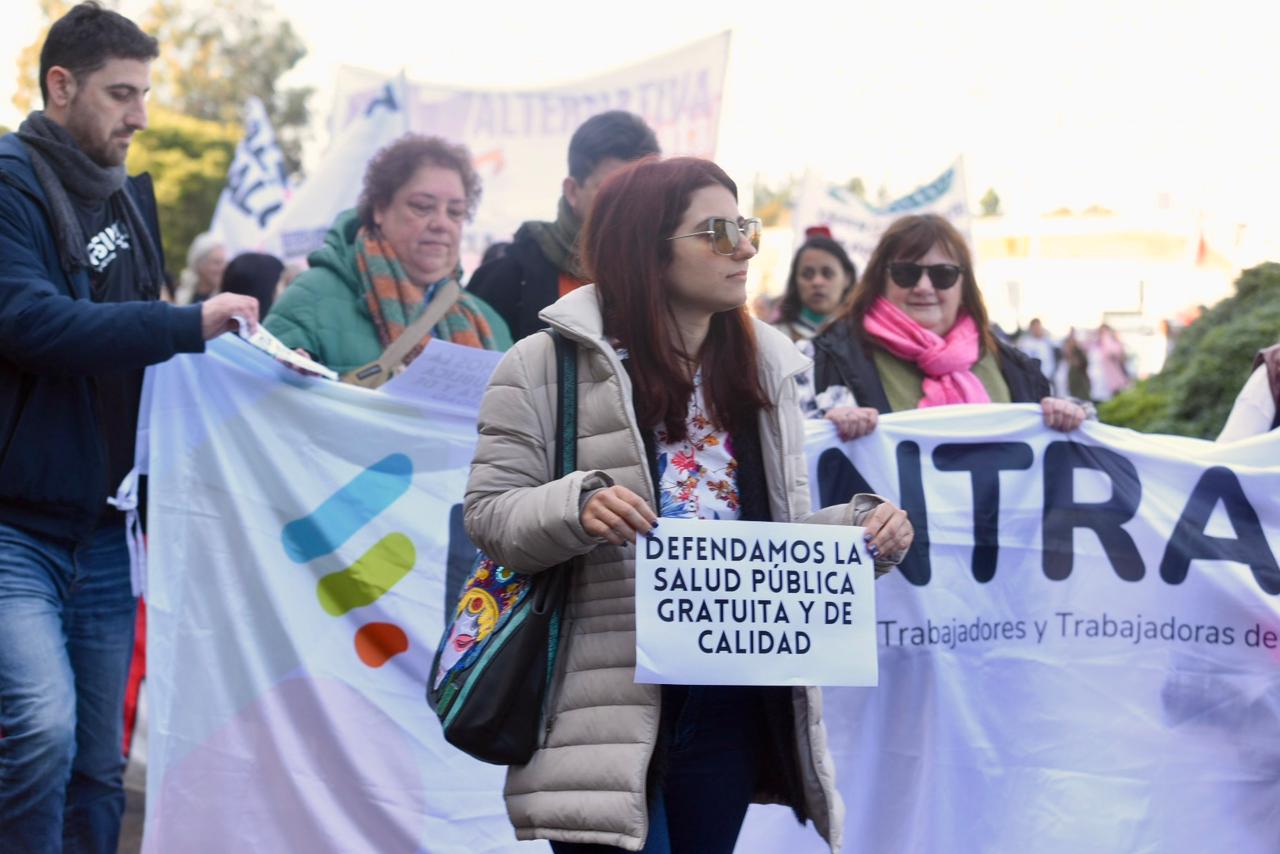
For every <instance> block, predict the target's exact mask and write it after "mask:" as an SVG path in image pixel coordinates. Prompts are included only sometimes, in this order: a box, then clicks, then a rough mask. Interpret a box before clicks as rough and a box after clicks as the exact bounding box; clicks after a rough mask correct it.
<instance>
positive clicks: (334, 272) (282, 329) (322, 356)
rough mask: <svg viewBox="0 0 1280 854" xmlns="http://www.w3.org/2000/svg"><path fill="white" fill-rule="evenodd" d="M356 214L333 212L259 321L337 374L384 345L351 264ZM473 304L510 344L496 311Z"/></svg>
mask: <svg viewBox="0 0 1280 854" xmlns="http://www.w3.org/2000/svg"><path fill="white" fill-rule="evenodd" d="M359 230H360V219H359V217H357V216H356V212H355V211H354V210H349V211H345V212H343V213H341V214H339V215H338V218H337V219H336V220H334V222H333V228H331V229H329V233H328V235H326V236H325V239H324V246H322V247H320V248H319V249H317V250H316V251H315V252H312V253H311V255H310V256H309V257H308V258H307V261H308V263H310V265H311V269H309V270H307V271H306V272H304V273H302V274H301V275H299V276H298V278H296V279H294V280H293V283H292V284H291V285H289V287H287V288H285V291H284V293H283V294H282V295H281V296H280V299H278V300H276V302H275V303H274V304H273V305H272V306H271V312H270V314H268V315H267V317H266V320H264V321H263V325H264V326H266V327H267V330H268V331H269V332H271V334H273V335H275V336H276V337H277V338H279V339H280V341H281V342H282V343H283V344H284V345H285V346H286V347H289V348H290V349H292V348H296V347H301V348H302V349H303V350H306V351H307V352H308V353H310V354H311V355H312V356H314V357H315V358H316V361H318V362H320V363H321V364H323V365H325V366H327V367H329V368H332V369H333V370H335V371H337V372H338V373H339V374H342V373H345V372H347V371H350V370H352V369H354V368H359V367H361V366H363V365H367V364H369V363H370V362H372V361H373V360H375V359H377V358H378V357H379V356H381V355H382V351H383V350H384V349H385V348H384V347H383V346H382V342H381V341H379V340H378V331H377V329H376V328H375V327H374V325H373V318H372V317H371V316H370V314H369V306H368V305H367V304H366V303H365V301H364V297H363V296H362V295H361V288H360V273H359V270H358V269H357V268H356V232H357V231H359ZM471 299H472V300H473V301H474V302H475V303H477V304H478V307H479V309H480V310H481V311H482V312H483V313H484V315H485V317H486V318H487V319H488V321H489V325H490V326H491V327H493V333H494V336H495V337H496V338H497V339H498V340H499V341H501V342H502V346H501V349H502V350H506V349H507V348H508V347H510V346H511V333H510V331H509V330H508V328H507V324H506V321H504V320H503V319H502V318H501V317H500V316H499V315H498V313H497V312H496V311H494V310H493V309H492V308H491V307H490V306H489V305H488V304H487V303H484V302H483V301H482V300H480V298H479V297H476V296H474V295H472V297H471Z"/></svg>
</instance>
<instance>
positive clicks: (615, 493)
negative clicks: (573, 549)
mask: <svg viewBox="0 0 1280 854" xmlns="http://www.w3.org/2000/svg"><path fill="white" fill-rule="evenodd" d="M657 526H658V517H657V516H656V515H655V514H654V512H653V510H652V509H651V508H650V507H649V503H648V502H647V501H645V500H644V499H643V498H641V497H640V496H639V495H636V494H635V493H634V492H632V491H631V490H629V489H627V488H626V487H625V486H609V487H606V488H604V489H601V490H599V491H598V492H596V493H595V494H594V495H592V496H591V498H590V499H589V500H588V501H587V505H586V506H585V507H583V508H582V529H583V530H584V531H586V532H587V533H588V534H590V535H591V536H593V537H598V538H600V539H602V540H605V541H606V542H609V543H612V544H613V545H615V546H621V545H623V544H625V543H634V542H635V541H636V537H637V536H639V535H640V534H647V533H649V532H650V531H652V530H653V529H654V528H656V527H657Z"/></svg>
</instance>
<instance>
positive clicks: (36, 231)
mask: <svg viewBox="0 0 1280 854" xmlns="http://www.w3.org/2000/svg"><path fill="white" fill-rule="evenodd" d="M127 186H128V190H129V192H130V193H131V194H132V196H133V198H134V200H135V201H136V202H137V203H138V206H139V209H140V210H141V211H142V212H143V216H144V217H146V218H147V220H148V222H149V223H150V224H151V228H152V236H153V238H154V239H155V241H156V245H157V246H159V245H160V229H159V226H158V225H157V221H156V217H155V211H156V206H155V197H154V194H153V193H152V192H151V185H150V182H149V180H145V181H140V180H139V179H137V178H133V179H130V180H129V182H128V184H127ZM89 287H90V285H89V275H88V273H87V271H84V270H78V271H76V272H75V273H74V274H73V275H71V276H70V277H68V276H67V275H66V274H64V273H63V271H62V267H61V264H60V263H59V261H58V249H57V246H56V244H55V241H54V236H53V219H52V217H51V216H50V215H49V211H48V201H47V199H46V198H45V194H44V191H43V190H42V189H41V188H40V184H39V182H38V181H37V180H36V177H35V172H34V171H33V170H32V168H31V161H30V159H29V157H28V154H27V149H26V146H24V145H23V144H22V143H21V141H19V139H18V138H17V136H15V135H14V134H9V135H7V136H4V137H0V523H3V524H6V525H11V526H13V527H16V528H22V529H24V530H27V531H30V532H33V533H37V534H43V535H45V536H48V537H53V538H57V539H63V540H73V541H77V542H80V541H83V540H85V539H87V537H88V536H89V534H91V533H92V531H93V528H94V526H95V525H96V523H97V520H98V518H99V516H100V515H101V513H102V509H103V507H104V503H105V501H106V497H107V494H108V490H111V491H112V492H114V490H115V487H116V486H117V484H108V483H107V452H106V446H105V445H106V443H105V442H104V440H103V437H102V433H101V429H100V426H99V401H98V389H97V383H96V381H95V379H94V374H95V373H96V372H102V371H105V370H113V371H119V370H129V369H141V368H144V367H146V366H147V365H153V364H156V363H157V362H163V361H165V360H166V359H168V358H170V357H171V356H173V355H174V354H175V353H198V352H201V351H203V350H204V340H203V336H202V335H201V330H200V306H191V307H186V308H177V307H175V306H172V305H168V304H166V303H162V302H154V301H153V302H122V303H95V302H92V301H91V299H90V293H89Z"/></svg>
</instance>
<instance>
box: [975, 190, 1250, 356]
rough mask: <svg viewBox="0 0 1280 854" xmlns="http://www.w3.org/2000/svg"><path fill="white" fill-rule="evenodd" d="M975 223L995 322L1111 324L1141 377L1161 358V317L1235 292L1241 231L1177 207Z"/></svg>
mask: <svg viewBox="0 0 1280 854" xmlns="http://www.w3.org/2000/svg"><path fill="white" fill-rule="evenodd" d="M971 228H972V236H973V243H974V246H973V249H974V256H975V259H976V262H975V264H976V267H977V274H978V281H979V282H980V283H981V284H982V288H983V294H984V297H985V299H986V302H987V306H988V308H989V310H990V312H991V317H992V320H994V321H995V322H997V323H999V324H1000V325H1001V326H1002V327H1003V328H1005V329H1006V330H1014V329H1017V328H1020V327H1023V326H1026V324H1027V323H1029V322H1030V321H1031V319H1032V318H1034V317H1039V318H1040V319H1041V321H1042V322H1043V323H1044V325H1045V327H1046V328H1047V329H1048V330H1049V331H1050V333H1051V334H1052V335H1054V336H1056V337H1059V338H1060V337H1062V336H1063V335H1065V334H1066V332H1067V331H1068V329H1070V328H1071V327H1075V328H1077V329H1085V330H1088V329H1094V328H1096V327H1097V326H1098V325H1099V324H1100V323H1103V322H1106V323H1109V324H1110V325H1111V326H1112V327H1114V328H1115V329H1116V330H1117V331H1118V332H1119V333H1120V334H1121V337H1122V338H1123V339H1124V341H1125V344H1126V345H1127V346H1128V347H1129V349H1130V351H1131V353H1133V355H1134V357H1135V364H1134V367H1135V369H1136V373H1137V374H1138V375H1139V376H1145V375H1147V374H1149V373H1153V372H1155V371H1158V370H1160V367H1161V365H1163V363H1164V356H1165V352H1166V347H1165V334H1164V329H1163V323H1164V322H1166V321H1167V322H1172V323H1174V324H1177V323H1179V322H1182V321H1184V320H1185V319H1186V318H1188V317H1189V316H1193V315H1194V313H1195V311H1196V308H1197V307H1198V306H1202V305H1203V306H1208V305H1212V304H1214V303H1216V302H1218V301H1219V300H1221V299H1223V298H1224V297H1227V296H1230V295H1231V293H1232V290H1233V283H1234V281H1235V279H1236V277H1237V275H1239V271H1240V268H1239V266H1238V264H1237V261H1236V257H1238V253H1237V252H1236V251H1235V250H1236V249H1237V247H1238V242H1239V239H1238V232H1236V233H1227V234H1223V233H1222V231H1221V230H1220V229H1216V228H1214V227H1213V225H1212V224H1209V223H1206V222H1204V221H1203V220H1202V218H1200V217H1198V216H1190V215H1187V214H1185V213H1179V212H1176V211H1152V212H1149V213H1147V214H1143V215H1131V214H1118V213H1113V212H1110V211H1106V210H1101V209H1092V210H1089V211H1085V212H1082V213H1072V212H1069V211H1059V212H1054V213H1051V214H1047V215H1043V216H1038V217H1024V218H1014V217H1003V216H997V217H984V218H975V219H973V220H972V223H971ZM1235 231H1236V230H1235V229H1234V228H1233V229H1232V232H1235Z"/></svg>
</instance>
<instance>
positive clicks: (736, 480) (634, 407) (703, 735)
mask: <svg viewBox="0 0 1280 854" xmlns="http://www.w3.org/2000/svg"><path fill="white" fill-rule="evenodd" d="M758 240H759V222H758V221H757V220H749V219H744V218H743V217H742V215H741V213H740V212H739V211H738V202H737V187H736V186H735V184H734V183H733V181H731V180H730V179H729V176H728V175H726V174H725V173H724V172H723V171H722V170H721V169H720V168H719V167H718V166H716V165H715V164H714V163H711V162H708V161H706V160H698V159H695V158H688V157H682V158H673V159H670V160H655V159H650V160H643V161H640V162H638V163H636V164H634V165H631V166H628V167H627V168H626V169H624V170H621V171H619V172H618V173H617V174H615V175H614V176H613V177H611V178H609V179H608V180H607V181H606V182H605V183H604V185H603V186H602V187H601V189H600V191H599V194H598V196H597V197H596V200H595V202H594V204H593V206H592V209H591V212H590V214H589V216H588V218H587V223H586V227H585V230H584V232H583V242H582V247H583V254H584V258H585V261H586V264H587V270H588V272H589V273H590V274H591V276H592V279H593V281H594V282H595V284H593V285H586V286H583V287H581V288H579V289H578V290H575V291H574V292H572V293H570V294H568V295H567V296H564V297H562V298H561V299H560V300H559V301H558V302H556V303H554V304H553V305H551V306H550V307H548V308H547V309H546V310H545V311H543V312H542V315H541V316H542V319H543V320H544V321H545V322H546V323H548V324H549V325H550V326H551V327H552V328H553V329H555V330H557V331H558V332H559V333H560V334H561V335H564V336H566V337H568V338H570V339H572V340H573V341H575V342H576V343H577V348H578V378H579V379H578V436H577V441H578V466H579V471H576V472H574V473H573V474H570V475H568V476H566V477H563V478H560V479H555V480H553V479H550V475H549V473H550V472H552V471H553V470H554V467H553V461H552V456H553V454H554V451H553V448H554V446H555V437H554V433H555V423H556V414H555V413H556V402H557V391H556V357H555V346H554V342H553V340H552V339H551V336H549V335H531V336H529V337H527V338H525V339H523V340H522V341H520V342H519V343H517V344H516V346H515V347H513V348H512V350H511V351H510V352H509V353H508V354H507V355H506V357H505V358H504V359H503V361H502V363H501V364H500V365H499V366H498V369H497V371H496V372H495V373H494V376H493V379H492V381H491V382H490V385H489V388H488V391H487V392H486V394H485V397H484V402H483V404H482V405H481V409H480V423H479V433H480V438H479V442H478V444H477V447H476V454H475V458H474V460H473V462H472V466H471V477H470V480H469V482H468V484H467V497H466V505H465V516H466V526H467V531H468V533H469V534H470V535H471V538H472V539H473V540H474V541H475V542H476V544H477V545H479V546H480V548H481V549H483V550H484V551H485V552H487V553H488V554H489V555H490V556H491V557H492V558H494V559H495V560H497V561H499V562H500V563H502V564H505V565H506V566H510V567H518V568H519V569H520V570H521V571H522V572H536V571H539V570H541V569H544V568H547V567H551V566H554V565H557V564H560V563H562V562H564V561H567V560H570V559H573V558H577V560H576V562H575V565H574V567H573V569H572V573H571V576H570V581H569V592H568V598H567V603H566V611H565V616H564V619H565V624H564V626H563V628H562V630H561V636H562V638H563V640H562V643H563V646H562V647H561V649H560V652H559V654H558V655H557V658H556V668H557V670H556V673H555V674H553V681H552V687H551V695H550V698H549V712H548V718H547V724H546V730H545V733H544V739H543V743H542V747H541V748H540V749H539V750H537V751H536V752H535V753H534V754H533V757H532V758H531V759H530V760H529V762H528V763H527V764H525V765H521V766H513V767H512V768H511V769H510V771H509V773H508V776H507V785H506V800H507V811H508V813H509V815H510V817H511V821H512V823H513V825H514V826H515V830H516V836H517V837H518V838H520V839H547V840H551V844H552V848H553V850H555V851H556V852H558V854H568V853H569V852H581V853H582V854H587V852H607V851H645V852H690V854H692V852H698V854H705V853H706V852H710V854H715V852H726V854H727V852H730V851H732V850H733V847H734V840H735V839H736V838H737V835H738V831H739V828H740V827H741V824H742V821H743V818H744V816H745V814H746V810H747V806H748V805H749V804H750V803H751V802H752V801H767V802H773V803H785V804H788V805H789V806H790V807H791V808H792V809H793V810H794V811H795V813H796V815H797V816H798V817H799V818H800V819H801V820H802V821H804V820H812V821H813V822H814V824H815V826H816V827H817V829H818V831H819V832H820V833H821V834H822V835H823V836H825V837H826V838H827V839H828V840H830V842H831V843H832V846H833V847H836V846H838V844H839V836H840V829H841V821H842V812H843V807H842V805H841V802H840V798H839V795H838V794H837V792H836V788H835V780H834V771H833V768H832V760H831V756H830V754H829V752H828V751H827V747H826V732H825V730H824V729H823V726H822V714H821V711H820V708H821V705H820V704H821V693H820V692H819V690H818V689H816V688H791V687H778V688H747V687H722V686H716V687H707V686H675V685H667V686H657V685H647V684H637V683H636V682H635V664H636V658H635V643H636V637H635V625H636V623H635V599H634V591H635V559H636V546H635V544H636V540H637V537H639V536H641V535H644V534H647V533H648V532H649V531H651V530H653V528H654V527H655V526H656V525H657V523H658V518H659V515H661V516H664V517H684V518H698V519H742V520H749V521H759V522H769V521H777V522H810V523H818V524H833V525H861V526H864V527H865V528H866V532H867V533H866V537H867V540H868V543H869V545H870V551H871V554H872V556H873V558H874V559H875V562H876V567H877V571H878V572H883V571H887V570H888V569H889V567H890V566H891V565H892V564H894V563H896V562H898V561H899V560H900V559H901V557H902V555H903V554H904V553H905V552H906V550H907V548H908V547H909V546H910V544H911V539H912V529H911V525H910V523H909V522H908V520H907V518H906V514H905V513H903V512H902V511H901V510H899V509H897V508H895V507H894V506H892V505H891V504H889V503H888V502H885V501H884V500H883V499H881V498H879V497H877V496H872V495H858V496H855V497H854V499H853V501H852V502H850V503H849V504H842V505H838V506H835V507H828V508H825V509H823V510H820V511H818V512H816V513H815V512H811V511H810V504H809V485H808V482H807V476H806V466H805V460H804V425H803V419H802V417H801V414H800V410H799V407H798V405H797V398H796V394H797V392H796V386H795V383H794V381H793V378H794V376H795V375H796V374H797V373H798V372H800V371H801V370H802V369H803V368H804V367H805V364H806V359H805V358H804V357H803V356H802V355H801V354H800V352H799V350H798V349H797V348H796V347H795V345H794V344H792V343H791V342H790V341H788V340H787V338H786V337H785V336H783V335H782V334H781V333H779V332H778V331H777V330H775V329H773V328H772V327H770V326H768V325H767V324H765V323H762V322H759V321H755V320H752V319H751V317H750V315H748V314H747V312H746V309H745V307H744V306H745V303H746V299H747V292H746V274H747V264H748V262H749V261H750V260H751V258H752V256H754V255H755V254H756V244H757V242H758ZM655 508H659V511H660V512H655Z"/></svg>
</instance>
